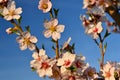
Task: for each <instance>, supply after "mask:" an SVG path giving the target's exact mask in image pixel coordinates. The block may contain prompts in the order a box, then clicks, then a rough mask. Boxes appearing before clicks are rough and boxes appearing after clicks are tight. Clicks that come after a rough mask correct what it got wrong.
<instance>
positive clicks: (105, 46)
mask: <svg viewBox="0 0 120 80" xmlns="http://www.w3.org/2000/svg"><path fill="white" fill-rule="evenodd" d="M106 48H107V42H106V44H104V52H106Z"/></svg>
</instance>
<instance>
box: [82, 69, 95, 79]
mask: <svg viewBox="0 0 120 80" xmlns="http://www.w3.org/2000/svg"><path fill="white" fill-rule="evenodd" d="M84 75H85V76H86V77H87V78H88V80H93V79H94V78H96V69H95V68H93V67H88V68H87V69H86V70H85V71H84Z"/></svg>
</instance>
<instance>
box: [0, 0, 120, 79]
mask: <svg viewBox="0 0 120 80" xmlns="http://www.w3.org/2000/svg"><path fill="white" fill-rule="evenodd" d="M83 4H84V6H83V9H86V15H81V16H80V19H81V21H82V24H83V26H84V28H85V33H86V34H88V35H90V36H91V37H92V39H93V40H94V41H95V43H96V44H97V46H98V48H99V49H100V54H101V59H100V71H99V72H97V71H96V69H95V68H94V67H91V66H90V64H89V63H86V62H85V59H86V57H85V56H83V55H77V53H76V52H75V47H74V44H73V45H70V41H71V37H69V38H68V40H67V41H65V42H64V44H63V45H62V47H60V45H59V39H61V34H62V32H64V29H65V25H63V24H59V21H58V13H59V9H55V8H53V6H54V5H52V1H51V0H40V1H39V5H38V9H40V10H42V11H43V13H49V14H50V19H45V20H44V25H43V26H44V28H45V30H44V31H43V35H44V36H45V37H46V38H51V41H52V42H53V43H54V44H55V46H53V47H52V49H53V50H54V51H55V57H49V56H48V55H47V54H46V50H45V48H44V46H43V47H42V48H41V49H39V48H38V46H37V45H36V43H37V42H38V39H37V38H36V37H35V36H33V35H31V32H30V27H26V30H25V31H24V30H23V28H22V27H21V19H22V17H21V13H22V8H21V7H19V8H16V4H15V1H12V0H0V16H1V18H3V19H5V20H7V21H8V22H11V24H13V27H10V28H8V29H7V30H6V32H7V33H8V34H16V35H17V38H16V41H17V42H18V43H19V46H20V50H25V49H27V48H28V49H29V50H31V51H33V54H32V57H33V60H31V61H30V67H31V69H32V70H34V71H36V73H37V74H38V75H39V76H40V77H49V78H52V79H55V80H119V79H120V63H117V62H112V61H107V63H104V55H105V52H106V48H107V43H106V44H104V40H105V39H106V38H107V37H108V36H109V35H110V34H111V33H112V32H115V33H119V32H120V23H119V22H120V19H119V18H118V17H120V14H119V4H120V1H119V0H83ZM106 13H108V14H109V15H110V16H111V17H112V18H113V20H114V22H110V21H109V19H107V16H106ZM116 16H117V18H116ZM104 23H106V26H107V27H106V28H104V27H103V24H104ZM110 26H113V28H110Z"/></svg>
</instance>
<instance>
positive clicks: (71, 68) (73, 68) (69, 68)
mask: <svg viewBox="0 0 120 80" xmlns="http://www.w3.org/2000/svg"><path fill="white" fill-rule="evenodd" d="M66 69H67V70H70V71H72V72H73V71H75V70H76V68H75V67H74V66H70V67H68V68H66Z"/></svg>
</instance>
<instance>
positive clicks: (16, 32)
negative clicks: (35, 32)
mask: <svg viewBox="0 0 120 80" xmlns="http://www.w3.org/2000/svg"><path fill="white" fill-rule="evenodd" d="M10 31H11V32H12V33H15V34H17V35H20V33H18V30H15V29H11V30H10Z"/></svg>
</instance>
